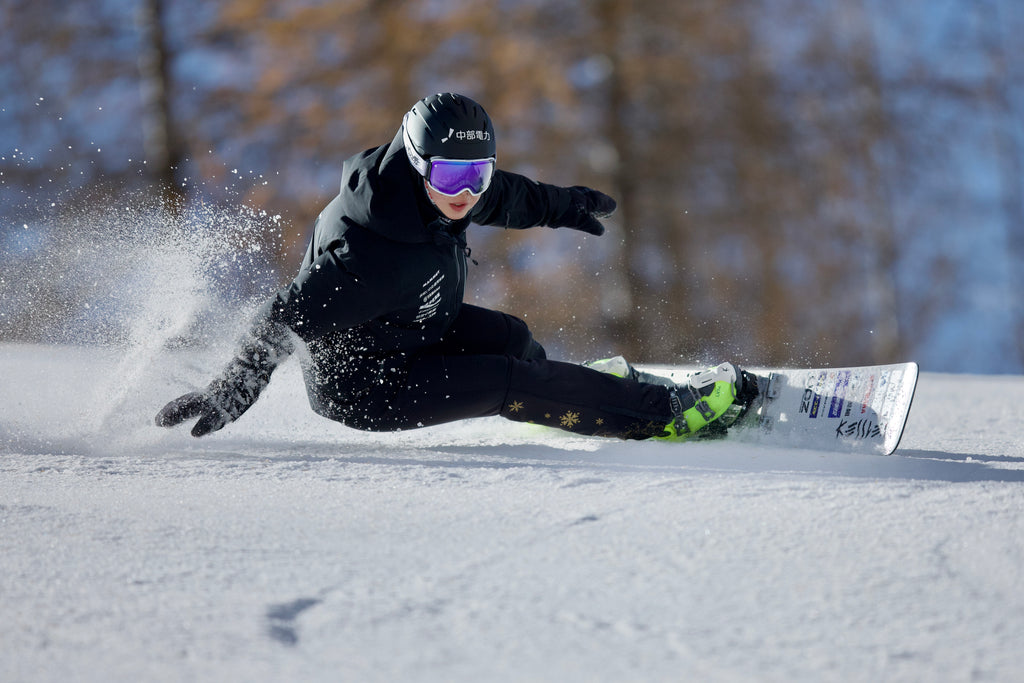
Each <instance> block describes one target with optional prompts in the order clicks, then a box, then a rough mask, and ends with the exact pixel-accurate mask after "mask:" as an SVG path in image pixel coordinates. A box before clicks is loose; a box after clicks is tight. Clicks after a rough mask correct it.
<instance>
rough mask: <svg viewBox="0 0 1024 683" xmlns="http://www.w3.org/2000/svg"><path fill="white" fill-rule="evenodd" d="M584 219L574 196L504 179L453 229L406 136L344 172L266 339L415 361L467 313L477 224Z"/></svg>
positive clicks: (270, 315)
mask: <svg viewBox="0 0 1024 683" xmlns="http://www.w3.org/2000/svg"><path fill="white" fill-rule="evenodd" d="M583 211H584V209H583V206H582V205H581V204H580V202H579V201H577V200H576V198H575V197H574V195H573V189H572V188H561V187H555V186H552V185H546V184H543V183H538V182H535V181H533V180H530V179H529V178H526V177H524V176H521V175H517V174H514V173H507V172H503V171H500V170H498V171H496V172H495V174H494V178H493V180H492V182H491V185H490V187H489V188H488V189H487V191H486V192H484V194H483V195H482V196H481V198H480V201H479V202H478V203H477V205H476V206H475V207H474V208H473V210H472V212H471V213H470V215H469V216H467V217H466V218H464V219H461V220H458V221H452V220H450V219H447V218H445V217H444V216H442V215H441V214H440V212H439V211H438V210H437V209H436V208H435V207H434V206H433V204H432V203H431V202H430V200H429V198H428V197H427V194H426V191H425V189H424V188H423V181H422V178H421V177H420V176H419V175H418V174H417V173H416V171H415V170H414V169H413V168H412V166H411V165H410V164H409V161H408V159H407V157H406V154H405V150H404V147H403V144H402V131H401V130H399V131H398V134H397V135H396V136H395V138H394V140H393V141H392V142H391V144H390V145H382V146H380V147H377V148H374V149H370V150H367V151H365V152H363V153H362V154H358V155H356V156H353V157H351V158H350V159H348V160H347V161H345V162H344V164H343V166H342V182H341V191H340V193H339V194H338V196H337V197H335V198H334V200H332V201H331V202H330V203H329V204H328V205H327V207H326V208H325V209H324V210H323V211H322V212H321V214H320V216H319V217H318V218H317V221H316V223H315V225H314V228H313V235H312V238H311V240H310V243H309V248H308V249H307V252H306V256H305V258H304V259H303V262H302V267H301V269H300V271H299V273H298V275H297V276H296V277H295V279H294V281H293V282H292V283H291V284H290V285H289V286H287V287H285V288H283V289H281V290H280V291H278V292H277V293H276V294H275V295H274V297H273V298H272V299H271V300H270V301H269V302H268V303H267V304H266V305H265V306H264V309H263V312H262V315H261V318H262V322H263V329H265V330H266V329H273V328H278V329H279V328H280V327H281V326H282V325H283V326H286V327H287V328H289V329H291V330H292V331H294V332H295V334H297V335H298V336H299V337H300V338H301V339H302V340H303V341H305V342H306V343H307V344H316V342H318V341H326V339H325V338H327V337H329V338H330V341H331V344H330V345H331V346H332V347H333V348H334V349H335V352H349V353H353V354H369V355H380V354H396V353H397V354H402V353H408V352H415V351H416V350H417V349H418V348H422V347H426V346H429V345H431V344H434V343H436V342H437V341H438V340H440V338H441V337H442V335H443V334H444V333H445V332H446V331H447V330H448V328H449V326H450V325H451V324H452V321H453V320H454V318H455V316H456V314H457V313H458V310H459V307H460V306H461V304H462V300H463V294H464V291H465V280H466V260H467V249H466V241H465V235H464V233H465V230H466V228H467V227H468V226H469V224H470V223H471V222H472V223H477V224H480V225H491V226H501V227H504V228H516V229H521V228H530V227H534V226H540V225H547V226H550V227H565V226H576V225H578V224H579V222H580V221H581V220H582V218H583V215H582V214H583ZM258 329H259V326H258Z"/></svg>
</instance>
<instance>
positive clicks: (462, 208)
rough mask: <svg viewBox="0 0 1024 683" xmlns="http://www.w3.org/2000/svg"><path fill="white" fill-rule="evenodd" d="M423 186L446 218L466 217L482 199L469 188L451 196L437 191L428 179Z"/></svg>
mask: <svg viewBox="0 0 1024 683" xmlns="http://www.w3.org/2000/svg"><path fill="white" fill-rule="evenodd" d="M423 186H424V187H426V188H427V196H428V197H430V201H432V202H434V206H436V207H437V210H438V211H440V212H441V213H442V214H444V216H445V218H450V219H452V220H453V221H457V220H459V219H460V218H465V217H466V216H467V215H468V214H469V212H470V211H471V210H472V209H473V207H474V206H476V203H477V202H478V201H480V197H474V196H473V195H471V194H470V193H469V190H463V191H462V192H460V193H459V194H457V195H455V196H454V197H449V196H448V195H446V194H441V193H440V192H438V191H436V190H435V189H434V188H432V187H431V186H430V184H429V183H428V182H427V181H426V180H424V181H423Z"/></svg>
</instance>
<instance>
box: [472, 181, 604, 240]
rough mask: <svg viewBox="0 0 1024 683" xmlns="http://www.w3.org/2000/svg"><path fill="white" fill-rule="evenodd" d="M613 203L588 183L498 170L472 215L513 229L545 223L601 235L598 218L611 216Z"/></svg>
mask: <svg viewBox="0 0 1024 683" xmlns="http://www.w3.org/2000/svg"><path fill="white" fill-rule="evenodd" d="M615 207H616V204H615V200H614V199H612V198H611V197H609V196H608V195H606V194H604V193H603V192H599V191H597V190H593V189H591V188H589V187H583V186H581V185H574V186H572V187H558V186H556V185H548V184H547V183H539V182H537V181H536V180H531V179H530V178H527V177H526V176H522V175H519V174H517V173H509V172H507V171H500V170H499V171H496V172H495V174H494V180H493V181H492V182H491V187H490V188H489V189H488V190H487V192H486V193H484V196H483V198H482V199H481V201H480V203H479V204H477V206H476V208H475V209H474V210H473V214H472V217H473V221H474V222H476V223H479V224H480V225H500V226H502V227H505V228H516V229H521V228H532V227H535V226H540V225H546V226H548V227H550V228H572V229H574V230H582V231H583V232H586V233H589V234H591V235H601V234H603V233H604V226H603V225H601V223H600V220H599V219H603V218H607V217H609V216H611V215H612V213H613V212H614V211H615Z"/></svg>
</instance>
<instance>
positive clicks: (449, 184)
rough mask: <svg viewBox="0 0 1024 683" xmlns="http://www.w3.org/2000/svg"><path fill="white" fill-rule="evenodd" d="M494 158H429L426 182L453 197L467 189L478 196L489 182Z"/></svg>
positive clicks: (492, 173)
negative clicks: (469, 159) (470, 159)
mask: <svg viewBox="0 0 1024 683" xmlns="http://www.w3.org/2000/svg"><path fill="white" fill-rule="evenodd" d="M493 176H494V159H474V160H472V161H466V160H463V159H431V160H430V170H429V172H428V173H427V182H428V183H430V187H432V188H433V189H434V190H435V191H437V192H440V193H441V194H443V195H445V196H448V197H454V196H455V195H457V194H460V193H462V192H463V191H464V190H469V193H470V194H471V195H473V196H474V197H479V196H480V195H481V194H483V192H484V190H486V189H487V188H488V186H490V184H491V178H492V177H493Z"/></svg>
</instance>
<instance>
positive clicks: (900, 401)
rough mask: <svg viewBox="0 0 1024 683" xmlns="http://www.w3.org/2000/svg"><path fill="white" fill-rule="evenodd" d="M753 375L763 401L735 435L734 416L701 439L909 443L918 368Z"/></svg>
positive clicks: (885, 449)
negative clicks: (906, 428) (904, 439)
mask: <svg viewBox="0 0 1024 683" xmlns="http://www.w3.org/2000/svg"><path fill="white" fill-rule="evenodd" d="M623 362H624V361H623ZM652 370H653V372H654V373H657V375H661V376H662V377H664V376H665V374H668V375H669V380H670V381H673V382H685V381H686V375H687V374H688V373H686V372H685V371H681V370H680V369H668V373H666V372H665V370H666V368H662V369H660V370H659V369H652ZM747 371H748V372H751V371H753V372H754V374H755V375H757V384H758V389H759V393H758V396H757V398H755V399H754V401H753V403H751V405H750V407H749V408H747V410H746V411H744V412H742V413H741V414H740V416H739V417H738V418H735V421H734V422H732V423H731V424H729V426H728V429H723V427H724V423H726V422H729V420H730V415H729V413H727V414H726V416H724V417H723V418H722V420H720V421H719V423H712V424H710V425H708V426H707V427H705V428H704V429H702V430H701V431H699V432H697V434H696V435H695V437H696V438H698V439H705V438H727V439H729V440H730V441H732V440H736V441H746V442H752V443H760V444H765V445H778V446H785V447H793V448H809V449H814V450H828V451H846V452H861V453H878V454H883V455H891V454H892V453H893V452H894V451H895V450H896V448H897V447H898V446H899V443H900V438H901V437H902V436H903V428H904V426H905V425H906V423H907V416H908V415H909V414H910V404H911V402H912V401H913V398H914V389H915V387H916V386H917V376H918V366H917V363H896V364H893V365H870V366H865V367H850V368H813V369H811V368H787V369H756V368H755V369H750V368H747ZM647 378H648V379H649V380H656V375H655V376H652V375H647Z"/></svg>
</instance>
